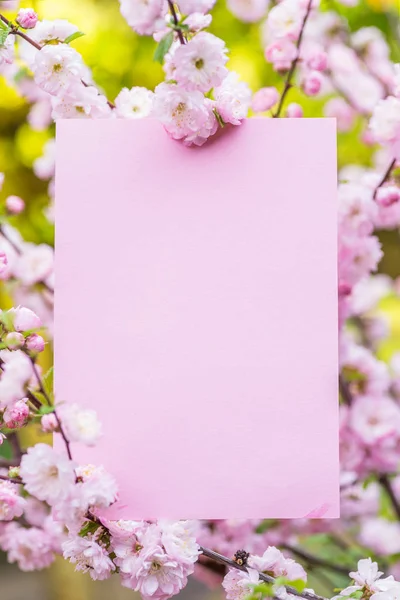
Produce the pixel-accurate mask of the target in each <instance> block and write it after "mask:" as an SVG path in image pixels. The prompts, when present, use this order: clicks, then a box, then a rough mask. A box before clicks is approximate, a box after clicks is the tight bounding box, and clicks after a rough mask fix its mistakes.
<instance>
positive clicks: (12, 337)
mask: <svg viewBox="0 0 400 600" xmlns="http://www.w3.org/2000/svg"><path fill="white" fill-rule="evenodd" d="M4 343H5V345H6V346H7V348H8V349H9V350H19V349H20V348H22V346H23V345H24V343H25V338H24V336H23V335H22V333H18V332H17V331H11V332H10V333H7V335H6V337H5V338H4Z"/></svg>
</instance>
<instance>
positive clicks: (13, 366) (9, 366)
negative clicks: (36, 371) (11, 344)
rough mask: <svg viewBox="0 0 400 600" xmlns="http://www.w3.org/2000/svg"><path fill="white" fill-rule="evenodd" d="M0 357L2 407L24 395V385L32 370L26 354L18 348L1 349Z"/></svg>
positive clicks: (0, 406) (0, 397)
mask: <svg viewBox="0 0 400 600" xmlns="http://www.w3.org/2000/svg"><path fill="white" fill-rule="evenodd" d="M0 358H1V361H2V374H1V378H0V409H4V408H7V407H8V406H11V405H12V404H14V403H15V402H17V401H18V400H21V398H23V397H24V396H25V385H26V384H27V383H28V382H29V380H30V379H31V378H32V374H33V371H32V364H31V362H30V360H29V358H28V356H26V355H25V354H24V353H23V352H21V351H20V350H16V351H12V352H10V351H9V350H2V351H0Z"/></svg>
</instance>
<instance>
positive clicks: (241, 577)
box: [222, 569, 260, 600]
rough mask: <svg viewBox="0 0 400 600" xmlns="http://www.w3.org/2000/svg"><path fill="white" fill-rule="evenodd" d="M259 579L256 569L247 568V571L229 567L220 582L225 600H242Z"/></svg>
mask: <svg viewBox="0 0 400 600" xmlns="http://www.w3.org/2000/svg"><path fill="white" fill-rule="evenodd" d="M259 580H260V579H259V574H258V571H256V570H255V569H247V572H246V571H238V570H237V569H229V570H228V573H227V574H226V575H225V577H224V580H223V582H222V587H223V588H224V590H225V593H226V598H227V600H244V599H245V598H246V597H247V596H249V595H250V593H251V588H252V586H253V585H256V584H257V583H258V582H259Z"/></svg>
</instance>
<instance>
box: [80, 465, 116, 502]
mask: <svg viewBox="0 0 400 600" xmlns="http://www.w3.org/2000/svg"><path fill="white" fill-rule="evenodd" d="M76 473H77V475H78V477H80V478H81V480H82V483H81V486H80V487H81V491H82V498H83V499H84V501H85V503H86V506H87V507H94V508H108V507H109V506H110V505H111V504H113V503H114V502H115V501H116V500H117V498H118V486H117V482H116V481H115V479H114V477H113V476H112V475H110V474H109V473H108V472H107V471H106V470H105V469H104V467H95V466H93V465H86V466H85V467H82V466H80V467H78V468H77V469H76Z"/></svg>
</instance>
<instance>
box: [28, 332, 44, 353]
mask: <svg viewBox="0 0 400 600" xmlns="http://www.w3.org/2000/svg"><path fill="white" fill-rule="evenodd" d="M26 347H27V349H28V350H29V351H30V352H43V350H44V347H45V341H44V339H43V338H42V336H41V335H38V334H37V333H32V334H31V335H29V336H28V337H27V338H26Z"/></svg>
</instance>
